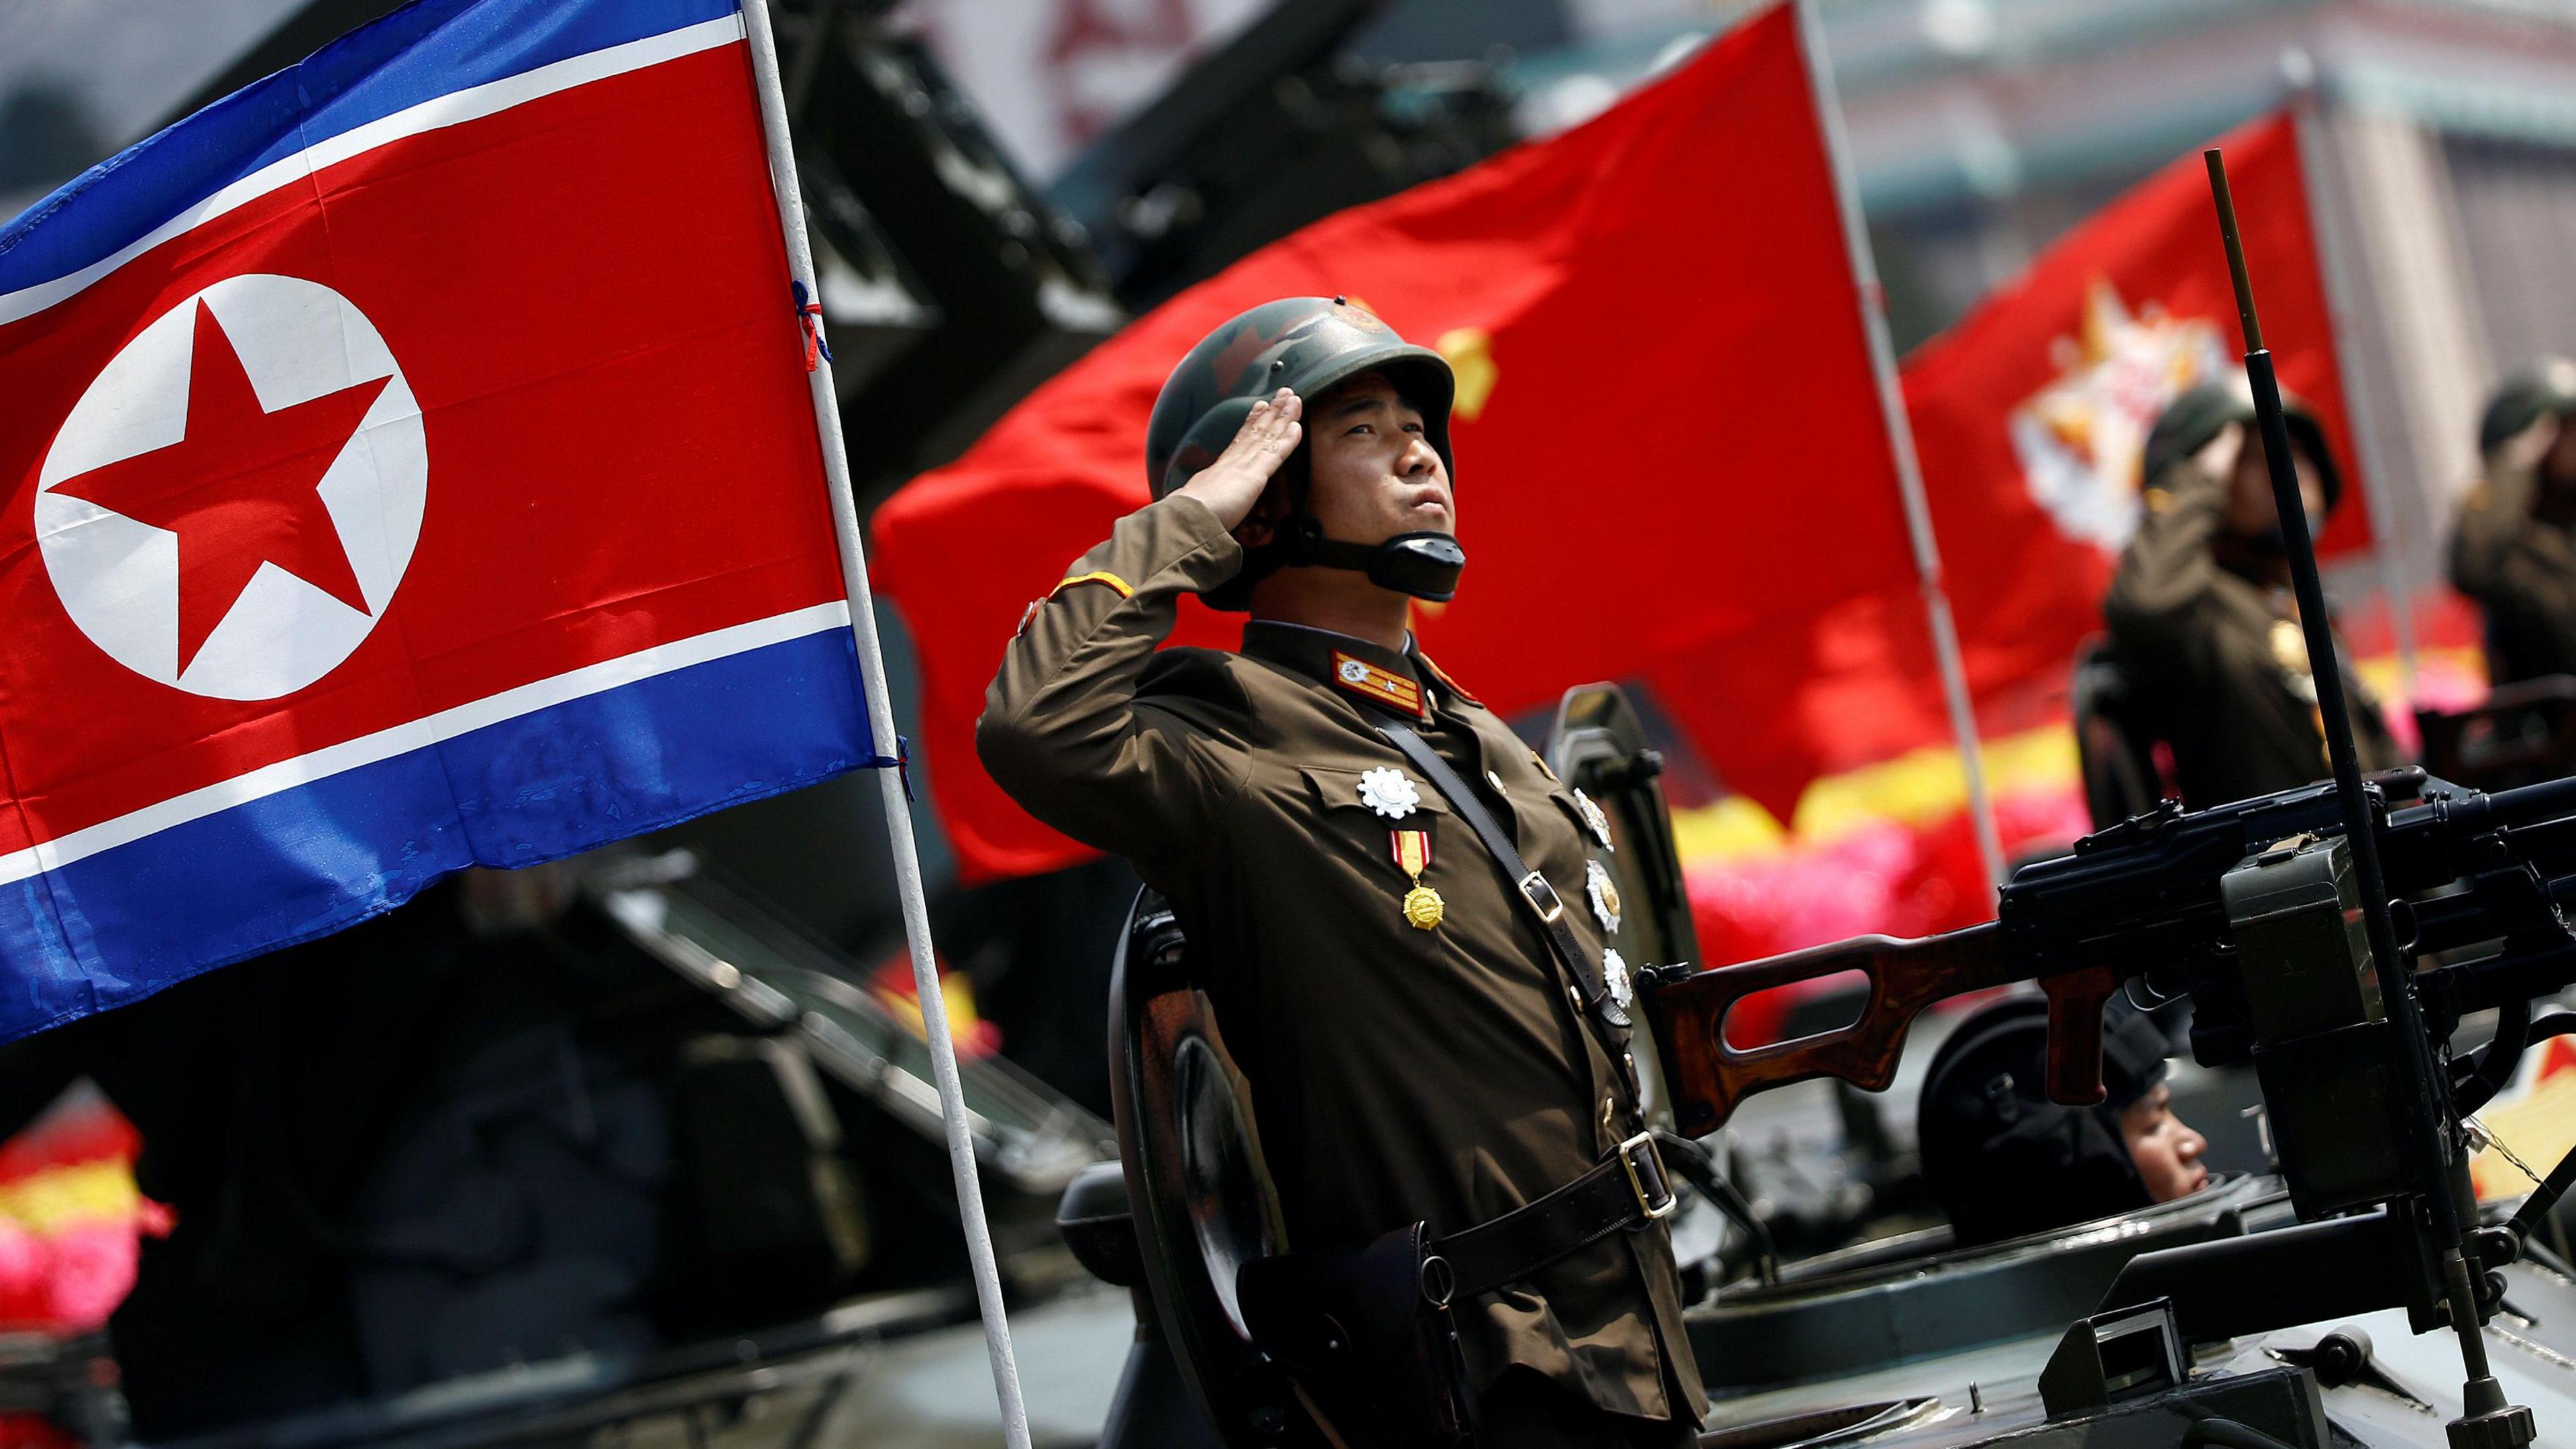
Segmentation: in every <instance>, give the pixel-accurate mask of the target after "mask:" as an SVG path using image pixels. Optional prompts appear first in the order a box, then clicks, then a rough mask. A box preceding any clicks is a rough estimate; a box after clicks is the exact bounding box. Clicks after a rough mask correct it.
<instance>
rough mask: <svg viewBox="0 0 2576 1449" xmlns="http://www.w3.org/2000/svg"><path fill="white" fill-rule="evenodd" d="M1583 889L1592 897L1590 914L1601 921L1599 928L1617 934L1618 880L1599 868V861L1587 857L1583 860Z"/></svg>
mask: <svg viewBox="0 0 2576 1449" xmlns="http://www.w3.org/2000/svg"><path fill="white" fill-rule="evenodd" d="M1583 889H1584V891H1585V892H1586V893H1587V894H1589V895H1590V896H1591V897H1592V914H1593V917H1594V918H1595V919H1597V920H1599V921H1600V922H1601V929H1602V930H1604V931H1608V932H1610V933H1612V934H1613V935H1615V934H1617V933H1618V930H1619V882H1617V881H1616V880H1613V879H1611V877H1610V872H1608V871H1607V870H1604V869H1602V868H1601V862H1599V861H1597V860H1589V859H1587V860H1585V861H1584V862H1583Z"/></svg>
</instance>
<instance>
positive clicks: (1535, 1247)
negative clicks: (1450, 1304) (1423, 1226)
mask: <svg viewBox="0 0 2576 1449" xmlns="http://www.w3.org/2000/svg"><path fill="white" fill-rule="evenodd" d="M1672 1206H1673V1189H1672V1183H1671V1181H1670V1179H1668V1178H1666V1177H1665V1175H1664V1163H1663V1158H1662V1157H1661V1156H1659V1155H1658V1154H1657V1152H1656V1150H1655V1141H1654V1137H1653V1135H1652V1134H1650V1133H1640V1134H1639V1135H1637V1136H1635V1137H1632V1138H1630V1139H1628V1140H1627V1141H1626V1142H1624V1143H1622V1144H1620V1146H1619V1148H1618V1149H1617V1150H1615V1151H1613V1152H1612V1153H1611V1154H1610V1155H1609V1156H1608V1157H1606V1158H1603V1159H1602V1160H1601V1161H1600V1162H1599V1163H1597V1164H1595V1165H1594V1167H1593V1168H1592V1170H1591V1171H1589V1172H1587V1173H1585V1174H1583V1175H1582V1176H1581V1177H1578V1178H1576V1179H1575V1180H1574V1181H1572V1182H1569V1183H1567V1184H1566V1185H1565V1186H1563V1187H1560V1188H1558V1189H1557V1190H1556V1191H1554V1192H1551V1193H1549V1194H1548V1195H1547V1196H1545V1197H1543V1198H1540V1199H1539V1200H1538V1201H1536V1202H1533V1203H1530V1204H1528V1205H1526V1206H1523V1207H1520V1208H1517V1209H1515V1210H1513V1211H1511V1212H1508V1213H1505V1214H1503V1215H1502V1216H1501V1217H1498V1218H1495V1219H1494V1220H1492V1221H1491V1222H1487V1223H1480V1224H1478V1225H1477V1226H1475V1227H1472V1228H1469V1229H1467V1230H1466V1231H1464V1232H1459V1233H1452V1234H1450V1235H1449V1236H1448V1237H1445V1238H1441V1239H1439V1240H1437V1241H1436V1242H1433V1243H1431V1244H1430V1245H1429V1246H1428V1251H1429V1252H1431V1253H1432V1254H1433V1255H1435V1256H1438V1257H1440V1258H1444V1259H1446V1260H1447V1261H1448V1264H1449V1270H1450V1272H1451V1274H1452V1275H1453V1276H1455V1278H1456V1279H1457V1284H1458V1286H1457V1289H1456V1292H1457V1294H1458V1296H1459V1297H1462V1298H1473V1297H1475V1296H1476V1295H1477V1294H1479V1293H1490V1292H1492V1291H1493V1290H1495V1289H1497V1288H1500V1287H1502V1286H1503V1285H1504V1284H1506V1283H1517V1282H1520V1281H1522V1280H1524V1279H1526V1278H1528V1277H1530V1276H1531V1275H1532V1274H1534V1273H1536V1272H1538V1271H1539V1270H1540V1269H1542V1268H1544V1267H1546V1266H1547V1265H1549V1264H1550V1263H1553V1262H1555V1261H1557V1260H1558V1259H1560V1258H1565V1257H1569V1256H1571V1255H1572V1254H1574V1253H1576V1252H1578V1251H1580V1250H1582V1249H1584V1248H1587V1247H1589V1246H1591V1245H1592V1244H1594V1243H1596V1242H1599V1241H1600V1240H1601V1239H1603V1238H1606V1237H1608V1236H1610V1235H1611V1234H1612V1233H1615V1232H1619V1231H1621V1230H1623V1229H1626V1228H1635V1227H1643V1226H1645V1225H1646V1224H1647V1223H1648V1222H1651V1221H1652V1220H1654V1219H1656V1218H1659V1217H1662V1216H1664V1215H1665V1214H1666V1213H1668V1212H1670V1211H1671V1210H1672Z"/></svg>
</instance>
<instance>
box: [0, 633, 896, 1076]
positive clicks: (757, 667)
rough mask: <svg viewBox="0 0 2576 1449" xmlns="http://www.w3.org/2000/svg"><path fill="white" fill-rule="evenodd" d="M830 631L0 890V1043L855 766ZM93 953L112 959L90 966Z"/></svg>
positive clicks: (563, 709) (566, 707)
mask: <svg viewBox="0 0 2576 1449" xmlns="http://www.w3.org/2000/svg"><path fill="white" fill-rule="evenodd" d="M859 700H860V695H859V686H858V663H857V649H856V646H855V645H854V644H853V643H852V641H851V638H850V631H849V630H847V629H844V628H834V629H828V630H825V631H823V632H821V633H818V634H809V635H807V636H805V637H804V638H801V639H791V640H788V641H786V642H785V643H780V644H771V645H768V646H765V647H763V648H759V649H754V650H749V651H746V652H744V653H741V654H736V655H732V656H729V657H727V658H723V659H718V660H713V661H710V662H708V663H705V664H699V665H695V666H692V667H690V668H687V669H681V670H674V671H673V672H671V673H669V674H663V675H657V676H655V677H653V678H651V679H645V680H639V681H637V682H636V683H633V684H629V685H625V686H622V687H620V688H617V689H612V690H607V691H604V692H602V693H599V694H595V695H591V696H588V697H586V698H583V699H577V700H573V701H571V702H569V703H566V704H561V705H557V706H555V707H553V708H551V709H546V710H540V711H538V712H536V713H533V714H528V715H523V716H521V717H519V718H517V719H513V720H505V721H503V722H502V723H500V724H496V725H490V726H487V727H485V728H483V729H479V730H475V731H473V732H471V733H468V734H463V735H459V736H457V737H456V738H454V739H451V740H447V741H444V742H442V743H440V744H437V745H433V746H430V747H428V748H425V749H420V750H415V751H413V752H411V753H409V754H404V755H397V756H394V757H393V758H391V759H387V760H381V761H378V762H377V763H375V764H372V765H366V766H361V767H360V768H357V769H354V770H349V771H345V772H343V773H341V774H338V775H333V776H331V777H329V778H328V779H324V780H317V781H315V782H313V783H312V784H309V785H304V786H300V787H298V788H296V789H293V790H288V791H285V792H282V793H280V794H276V795H272V796H269V797H268V798H266V799H263V800H257V801H253V802H251V803H250V804H247V805H239V806H235V807H234V808H232V809H230V810H226V811H223V812H221V813H219V814H215V815H210V816H207V817H206V818H204V819H201V820H195V821H191V822H189V823H187V824H185V825H178V826H173V827H171V828H170V829H167V830H164V831H161V832H159V833H158V834H155V835H150V836H147V837H145V838H143V839H141V840H137V841H134V842H131V843H130V844H126V845H121V846H118V847H116V848H115V849H112V850H106V851H102V852H100V853H99V854H97V855H93V856H89V857H86V858H84V859H82V860H78V861H75V862H73V863H72V864H70V865H67V866H63V867H61V868H59V869H56V870H53V871H49V872H46V873H45V874H42V875H38V876H34V877H31V878H29V879H26V880H22V881H18V882H15V883H12V884H10V885H6V886H0V961H6V962H7V963H8V964H9V970H8V971H6V972H0V991H5V995H0V1041H6V1040H10V1039H13V1038H16V1037H20V1036H24V1035H26V1034H27V1033H29V1032H32V1031H36V1030H40V1029H42V1028H44V1027H47V1026H51V1025H55V1024H57V1023H60V1022H64V1021H68V1020H71V1019H72V1018H74V1017H79V1016H86V1015H88V1014H90V1013H92V1012H96V1011H104V1010H107V1009H108V1008H110V1007H115V1006H121V1005H123V1004H125V1003H127V1002H130V1001H135V1000H139V999H141V998H142V997H145V996H148V995H150V994H152V993H153V992H155V991H158V990H160V989H161V988H162V987H165V986H173V985H176V984H177V983H179V982H181V981H184V980H186V979H187V978H189V977H191V976H194V975H196V974H198V973H199V972H202V971H207V970H211V969H213V968H214V967H217V966H221V965H224V964H226V963H228V962H232V961H238V960H240V959H242V958H243V957H246V956H253V955H257V954H259V953H260V952H263V951H267V950H271V949H274V948H276V947H279V946H284V945H289V944H292V943H293V942H296V941H302V940H308V939H310V938H312V937H315V936H321V935H326V934H328V933H330V932H332V931H337V930H340V929H342V928H343V927H346V926H351V925H355V924H356V923H358V922H359V921H362V920H365V919H366V918H367V917H369V916H373V915H378V914H381V913H382V912H384V911H387V910H390V909H392V908H393V907H395V906H398V905H400V904H402V903H403V902H404V901H406V900H409V899H410V898H411V897H412V896H413V895H415V894H417V893H418V892H419V891H420V890H421V889H422V888H423V887H425V886H427V885H429V884H430V883H431V882H433V881H435V880H437V879H438V878H439V877H441V876H444V875H447V874H449V873H451V872H453V871H457V870H461V869H464V868H465V867H467V866H471V865H493V866H521V865H535V864H537V863H538V862H540V861H547V860H554V859H556V858H558V857H561V856H566V855H571V854H573V853H575V852H577V851H582V850H588V849H590V848H591V847H593V846H598V845H604V844H606V843H608V842H609V841H612V840H618V839H622V838H624V837H626V836H629V835H634V834H637V833H639V832H642V831H647V830H658V829H660V828H662V827H664V826H668V825H676V824H678V823H680V822H681V821H683V820H688V819H691V818H693V817H695V816H699V815H703V814H705V813H707V812H708V811H711V810H716V809H720V808H722V807H724V806H728V805H738V804H741V803H743V802H745V801H749V800H757V799H760V798H762V797H764V796H768V795H775V794H779V793H781V792H782V791H787V790H793V789H796V788H798V787H799V786H803V785H810V784H813V783H815V782H816V781H819V780H823V779H826V778H828V777H830V776H833V775H837V774H841V773H842V772H844V771H847V770H850V769H853V768H856V767H857V766H860V765H863V764H865V763H867V762H868V761H869V760H870V759H871V758H872V757H874V756H875V755H876V754H877V751H876V750H875V749H874V747H873V746H872V745H871V744H870V743H869V733H868V722H867V717H866V715H865V713H864V712H863V711H862V708H861V705H860V702H859ZM108 963H115V964H113V965H110V964H108Z"/></svg>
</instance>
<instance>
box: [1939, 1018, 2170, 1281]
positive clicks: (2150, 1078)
mask: <svg viewBox="0 0 2576 1449" xmlns="http://www.w3.org/2000/svg"><path fill="white" fill-rule="evenodd" d="M2167 1046H2168V1043H2167V1041H2166V1038H2165V1036H2164V1033H2163V1032H2161V1031H2159V1030H2158V1029H2157V1028H2156V1026H2155V1024H2154V1023H2153V1022H2152V1021H2149V1020H2148V1019H2147V1018H2146V1017H2144V1016H2142V1015H2140V1014H2139V1013H2137V1012H2136V1011H2133V1010H2131V1009H2130V1008H2129V1006H2128V1004H2127V1003H2126V1002H2124V1001H2113V1002H2112V1003H2111V1005H2110V1009H2109V1010H2108V1012H2107V1013H2106V1014H2105V1016H2104V1018H2103V1023H2102V1085H2103V1088H2104V1090H2105V1091H2107V1092H2108V1093H2109V1094H2110V1095H2109V1096H2108V1097H2106V1098H2105V1099H2104V1100H2103V1101H2101V1102H2099V1103H2097V1104H2095V1105H2093V1106H2090V1107H2068V1106H2063V1105H2060V1104H2058V1103H2056V1102H2052V1101H2050V1100H2048V1093H2047V1091H2046V1090H2045V1088H2044V1086H2043V1083H2044V1082H2045V1081H2046V1077H2045V1076H2044V1075H2043V1065H2044V1062H2045V1059H2046V1057H2047V1053H2048V1003H2047V1002H2046V1001H2044V1000H2042V999H2040V998H2039V997H2037V996H2017V997H2009V998H2007V999H2005V1000H2002V1001H1997V1002H1992V1003H1989V1004H1988V1005H1986V1006H1982V1007H1979V1008H1978V1009H1977V1010H1976V1011H1974V1012H1971V1013H1970V1014H1969V1015H1968V1017H1967V1019H1966V1020H1964V1021H1962V1022H1960V1023H1959V1026H1958V1029H1957V1030H1955V1031H1953V1032H1951V1033H1950V1036H1949V1038H1948V1039H1947V1040H1945V1041H1943V1042H1942V1043H1941V1049H1940V1050H1939V1051H1938V1052H1936V1053H1934V1055H1933V1058H1932V1068H1931V1070H1930V1072H1929V1073H1927V1074H1926V1075H1925V1077H1924V1079H1923V1095H1922V1097H1921V1099H1920V1101H1919V1104H1918V1106H1917V1108H1916V1114H1917V1116H1916V1122H1917V1126H1916V1134H1917V1140H1918V1141H1919V1142H1920V1143H1921V1146H1922V1153H1923V1177H1924V1180H1925V1182H1926V1183H1928V1184H1929V1185H1930V1186H1931V1189H1932V1195H1933V1196H1934V1197H1935V1198H1936V1199H1938V1200H1939V1201H1940V1204H1941V1210H1942V1212H1944V1213H1946V1214H1947V1215H1948V1216H1949V1219H1950V1225H1951V1227H1952V1228H1954V1229H1955V1230H1956V1231H1957V1233H1958V1241H1959V1244H1960V1246H1962V1247H1973V1246H1975V1245H1977V1244H1979V1243H1991V1242H1995V1241H1998V1240H2000V1239H2004V1238H2017V1237H2020V1236H2021V1235H2023V1234H2024V1233H2036V1232H2044V1231H2046V1230H2047V1229H2050V1228H2055V1227H2063V1226H2066V1225H2067V1224H2070V1223H2082V1222H2090V1221H2092V1220H2093V1219H2095V1218H2102V1217H2108V1216H2110V1215H2111V1214H2113V1213H2120V1212H2127V1211H2129V1210H2131V1209H2133V1208H2142V1207H2145V1206H2147V1205H2148V1204H2149V1203H2159V1202H2171V1201H2172V1200H2174V1199H2175V1198H2178V1197H2186V1196H2188V1195H2190V1194H2192V1193H2195V1192H2198V1191H2200V1189H2201V1188H2203V1187H2205V1186H2207V1185H2208V1183H2209V1169H2207V1168H2205V1167H2203V1166H2201V1163H2200V1155H2201V1153H2202V1152H2203V1151H2204V1150H2205V1149H2206V1148H2207V1146H2208V1143H2207V1142H2206V1141H2204V1140H2203V1139H2202V1137H2201V1135H2200V1134H2199V1133H2197V1132H2194V1131H2193V1130H2192V1129H2191V1128H2190V1127H2189V1126H2188V1125H2186V1124H2185V1123H2184V1122H2183V1120H2182V1119H2181V1118H2179V1117H2176V1116H2175V1115H2174V1114H2173V1096H2172V1093H2171V1092H2170V1091H2169V1090H2168V1089H2167V1088H2166V1086H2165V1053H2166V1050H2167Z"/></svg>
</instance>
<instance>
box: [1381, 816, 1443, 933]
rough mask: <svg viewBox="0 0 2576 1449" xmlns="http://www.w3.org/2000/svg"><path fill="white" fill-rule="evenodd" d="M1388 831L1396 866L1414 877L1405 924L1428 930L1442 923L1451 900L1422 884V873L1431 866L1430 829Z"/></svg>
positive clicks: (1407, 904) (1405, 898)
mask: <svg viewBox="0 0 2576 1449" xmlns="http://www.w3.org/2000/svg"><path fill="white" fill-rule="evenodd" d="M1387 834H1388V836H1390V837H1391V841H1390V851H1391V853H1392V854H1393V855H1394V856H1395V864H1396V867H1397V868H1398V869H1400V870H1402V871H1403V872H1404V873H1405V874H1406V875H1409V876H1411V877H1413V889H1411V890H1409V891H1406V892H1405V893H1404V920H1405V924H1407V925H1409V926H1412V927H1413V928H1414V929H1416V930H1420V931H1428V930H1430V929H1431V928H1433V927H1434V926H1437V925H1439V924H1440V918H1441V917H1442V916H1443V915H1445V914H1447V913H1448V909H1449V903H1448V902H1446V901H1444V900H1442V899H1440V892H1438V891H1435V890H1433V889H1432V888H1431V887H1429V886H1427V885H1424V884H1423V883H1422V873H1423V872H1424V871H1426V870H1429V869H1430V868H1431V832H1430V831H1428V830H1390V831H1388V832H1387Z"/></svg>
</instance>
